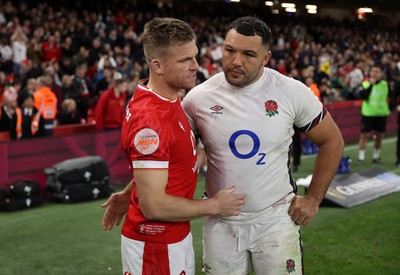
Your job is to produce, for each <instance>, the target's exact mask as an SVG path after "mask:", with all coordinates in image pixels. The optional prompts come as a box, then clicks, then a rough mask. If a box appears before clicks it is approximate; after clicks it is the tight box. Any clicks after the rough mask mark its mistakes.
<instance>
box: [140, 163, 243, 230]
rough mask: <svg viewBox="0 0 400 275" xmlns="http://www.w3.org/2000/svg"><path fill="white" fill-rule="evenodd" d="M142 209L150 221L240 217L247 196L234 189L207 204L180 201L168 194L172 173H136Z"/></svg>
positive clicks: (142, 171)
mask: <svg viewBox="0 0 400 275" xmlns="http://www.w3.org/2000/svg"><path fill="white" fill-rule="evenodd" d="M135 180H136V182H137V184H136V187H137V190H138V196H139V203H140V208H141V210H142V212H143V215H144V216H145V217H146V218H147V219H149V220H158V221H170V222H178V221H188V220H192V219H196V218H200V217H203V216H206V215H219V216H237V215H239V214H240V209H241V208H242V207H243V205H244V203H245V195H244V194H234V192H235V190H236V188H235V187H231V188H228V189H224V190H221V191H219V192H218V193H217V194H216V195H215V196H214V197H212V198H209V199H207V200H202V199H198V200H196V199H195V200H193V199H187V198H183V197H177V196H173V195H170V194H167V193H166V192H165V189H166V185H167V182H168V170H154V169H135Z"/></svg>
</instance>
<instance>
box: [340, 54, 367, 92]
mask: <svg viewBox="0 0 400 275" xmlns="http://www.w3.org/2000/svg"><path fill="white" fill-rule="evenodd" d="M363 70H364V62H363V61H362V60H357V61H355V66H354V67H353V68H352V69H351V71H350V72H349V73H347V75H346V76H345V79H344V84H345V85H346V87H347V92H348V93H347V97H346V99H359V98H360V94H359V93H360V90H362V89H363V87H362V82H363V80H364V72H363Z"/></svg>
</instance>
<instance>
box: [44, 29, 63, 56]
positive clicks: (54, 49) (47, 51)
mask: <svg viewBox="0 0 400 275" xmlns="http://www.w3.org/2000/svg"><path fill="white" fill-rule="evenodd" d="M42 61H43V62H60V61H61V48H60V47H59V46H58V45H57V41H56V38H55V36H54V35H50V36H49V38H48V39H47V41H44V42H43V43H42Z"/></svg>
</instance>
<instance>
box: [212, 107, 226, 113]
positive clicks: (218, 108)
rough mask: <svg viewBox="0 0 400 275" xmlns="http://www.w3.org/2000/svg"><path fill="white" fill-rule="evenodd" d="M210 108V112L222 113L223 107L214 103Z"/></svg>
mask: <svg viewBox="0 0 400 275" xmlns="http://www.w3.org/2000/svg"><path fill="white" fill-rule="evenodd" d="M210 109H211V110H212V111H213V112H211V114H222V110H223V109H224V107H222V106H219V105H214V106H212V107H211V108H210Z"/></svg>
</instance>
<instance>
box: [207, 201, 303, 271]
mask: <svg viewBox="0 0 400 275" xmlns="http://www.w3.org/2000/svg"><path fill="white" fill-rule="evenodd" d="M286 198H287V200H286V201H284V202H282V203H279V204H275V205H274V206H271V207H269V208H268V209H266V210H265V211H263V213H262V214H261V215H260V216H258V217H257V218H256V221H252V222H233V223H231V222H229V223H228V222H227V221H224V220H222V219H219V218H218V217H215V216H208V217H205V218H204V227H203V271H205V272H206V273H207V274H215V275H225V274H226V275H244V274H248V273H249V272H251V271H255V273H256V274H257V275H297V274H303V257H302V251H301V240H300V232H299V230H300V226H298V225H296V224H295V223H294V222H293V221H292V220H291V218H290V216H289V214H288V210H289V207H290V204H291V200H292V198H293V195H289V196H287V197H286Z"/></svg>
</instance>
